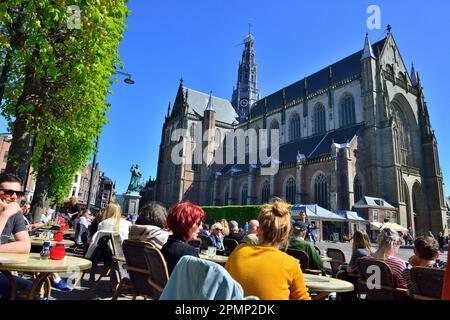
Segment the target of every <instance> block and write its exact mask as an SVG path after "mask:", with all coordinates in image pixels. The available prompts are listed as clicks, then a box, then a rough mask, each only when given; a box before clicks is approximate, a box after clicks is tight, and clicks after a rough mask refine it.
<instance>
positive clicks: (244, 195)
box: [241, 184, 248, 205]
mask: <svg viewBox="0 0 450 320" xmlns="http://www.w3.org/2000/svg"><path fill="white" fill-rule="evenodd" d="M247 196H248V186H247V184H244V185H243V186H242V189H241V205H246V204H247Z"/></svg>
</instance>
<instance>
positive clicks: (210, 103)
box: [205, 91, 216, 112]
mask: <svg viewBox="0 0 450 320" xmlns="http://www.w3.org/2000/svg"><path fill="white" fill-rule="evenodd" d="M205 111H214V112H216V110H214V108H213V106H212V91H210V92H209V99H208V104H207V105H206V109H205Z"/></svg>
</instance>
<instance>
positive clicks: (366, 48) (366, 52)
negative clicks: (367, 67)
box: [361, 32, 375, 60]
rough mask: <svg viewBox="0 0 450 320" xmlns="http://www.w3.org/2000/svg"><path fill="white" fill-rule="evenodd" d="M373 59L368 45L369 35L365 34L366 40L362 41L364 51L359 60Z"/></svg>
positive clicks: (369, 44) (370, 45)
mask: <svg viewBox="0 0 450 320" xmlns="http://www.w3.org/2000/svg"><path fill="white" fill-rule="evenodd" d="M367 58H373V59H375V55H374V54H373V49H372V44H371V43H370V39H369V34H368V33H367V32H366V39H365V40H364V51H363V54H362V57H361V60H364V59H367Z"/></svg>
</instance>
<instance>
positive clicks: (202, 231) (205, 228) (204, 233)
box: [197, 223, 209, 237]
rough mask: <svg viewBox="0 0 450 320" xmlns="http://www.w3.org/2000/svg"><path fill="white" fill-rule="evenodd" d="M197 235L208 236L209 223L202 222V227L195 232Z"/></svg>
mask: <svg viewBox="0 0 450 320" xmlns="http://www.w3.org/2000/svg"><path fill="white" fill-rule="evenodd" d="M197 234H198V235H199V236H205V237H209V224H207V223H203V224H202V229H200V230H198V233H197Z"/></svg>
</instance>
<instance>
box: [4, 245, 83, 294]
mask: <svg viewBox="0 0 450 320" xmlns="http://www.w3.org/2000/svg"><path fill="white" fill-rule="evenodd" d="M91 266H92V262H91V261H90V260H87V259H84V258H79V257H74V256H66V257H65V258H64V259H62V260H52V259H50V258H48V259H45V260H44V259H42V260H41V257H40V254H39V253H29V254H18V253H0V272H2V273H3V274H4V275H5V277H6V278H7V279H8V280H9V283H10V285H11V295H10V299H11V300H14V299H15V298H16V296H17V288H16V283H15V281H14V278H13V276H12V274H11V272H13V271H17V272H30V273H34V274H36V277H35V279H34V280H33V283H32V285H31V289H30V292H29V293H28V299H36V298H37V297H38V296H39V293H40V290H41V287H42V285H43V284H44V283H45V282H46V281H48V277H49V276H50V274H51V273H54V272H58V273H70V272H72V273H73V274H74V275H77V273H80V271H84V270H88V269H90V268H91ZM80 275H81V273H80Z"/></svg>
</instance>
